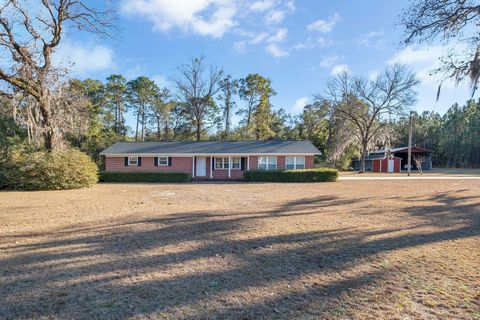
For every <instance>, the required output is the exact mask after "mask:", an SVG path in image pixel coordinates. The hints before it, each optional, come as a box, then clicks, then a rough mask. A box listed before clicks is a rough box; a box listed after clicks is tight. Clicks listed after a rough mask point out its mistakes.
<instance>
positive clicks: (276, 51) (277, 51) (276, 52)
mask: <svg viewBox="0 0 480 320" xmlns="http://www.w3.org/2000/svg"><path fill="white" fill-rule="evenodd" d="M265 50H267V52H268V53H270V54H271V55H272V56H274V57H275V58H282V57H286V56H288V51H286V50H284V49H282V48H280V46H279V45H278V44H276V43H270V44H269V45H267V46H266V47H265Z"/></svg>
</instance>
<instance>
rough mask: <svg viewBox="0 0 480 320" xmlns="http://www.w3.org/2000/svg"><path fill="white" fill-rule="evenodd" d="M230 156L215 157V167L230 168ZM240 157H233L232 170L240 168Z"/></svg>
mask: <svg viewBox="0 0 480 320" xmlns="http://www.w3.org/2000/svg"><path fill="white" fill-rule="evenodd" d="M228 160H229V159H228V158H215V169H225V170H228ZM240 164H241V160H240V158H232V170H240Z"/></svg>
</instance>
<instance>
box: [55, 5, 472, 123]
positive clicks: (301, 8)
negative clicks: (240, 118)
mask: <svg viewBox="0 0 480 320" xmlns="http://www.w3.org/2000/svg"><path fill="white" fill-rule="evenodd" d="M115 5H116V6H117V9H118V11H119V20H118V26H119V29H120V32H119V37H118V39H115V40H113V39H107V40H104V39H96V38H94V37H93V36H90V35H85V34H80V33H75V32H72V31H71V32H70V33H68V34H67V35H66V37H65V40H66V41H65V43H64V44H63V45H62V47H61V48H60V49H59V51H58V52H57V59H58V61H59V62H60V61H61V62H63V63H65V62H71V63H73V74H72V75H73V76H75V77H79V78H95V79H101V80H104V79H105V78H106V77H107V76H108V75H109V74H111V73H121V74H123V75H125V76H126V77H127V78H129V79H132V78H135V77H137V76H140V75H146V76H149V77H151V78H153V79H154V80H155V81H156V82H157V83H158V84H159V85H160V86H171V81H170V80H171V78H172V77H173V76H174V75H175V69H176V67H177V66H178V65H180V64H182V63H185V62H187V61H188V60H189V59H190V58H193V57H197V56H199V55H204V56H205V58H206V60H207V62H209V63H212V64H217V65H218V66H220V67H222V68H223V69H224V70H225V71H226V72H227V73H229V74H231V75H232V76H233V77H234V78H240V77H244V76H245V75H247V74H248V73H260V74H262V75H264V76H266V77H268V78H270V79H271V80H272V82H273V88H274V89H275V90H276V91H277V93H278V94H277V96H275V97H274V98H273V99H272V102H273V104H274V106H275V107H276V108H284V109H285V110H286V111H287V112H289V113H292V114H297V113H299V112H300V111H301V107H303V105H304V104H305V103H308V102H309V101H311V99H312V96H313V95H314V94H317V93H322V92H324V90H325V84H326V82H327V81H328V79H329V77H331V76H332V75H334V74H335V73H336V72H338V71H341V70H344V69H345V68H347V69H348V70H349V71H350V72H351V73H353V74H355V75H359V76H363V77H366V78H368V77H374V76H375V75H376V74H377V73H378V72H380V71H382V70H383V69H384V68H385V67H387V66H388V65H389V64H392V63H395V62H399V63H403V64H406V65H407V66H409V67H410V68H411V69H412V70H413V71H414V72H416V74H417V77H418V78H419V80H420V81H421V84H420V86H419V87H418V93H419V95H418V102H417V104H416V105H415V106H414V107H413V108H414V109H416V110H419V111H421V110H435V111H438V112H440V113H442V114H443V113H444V112H445V111H446V110H447V109H448V107H450V105H451V104H452V103H454V102H456V101H458V102H460V103H463V102H465V100H466V99H468V98H469V93H468V89H467V88H466V86H461V87H455V86H454V85H453V83H446V84H444V85H443V90H442V95H441V97H440V100H439V101H438V102H436V101H435V98H436V88H437V85H438V82H437V81H438V79H437V78H436V77H434V76H433V77H432V76H430V75H429V72H430V71H431V70H432V69H434V68H435V66H436V65H437V64H438V58H439V57H440V56H441V55H442V53H444V52H445V50H447V48H446V47H445V46H442V45H441V44H434V45H430V47H429V48H425V47H407V48H405V47H401V46H400V40H401V35H402V28H401V27H400V26H396V23H397V22H398V21H399V15H400V13H401V11H402V9H403V8H406V7H407V6H408V1H406V0H404V1H384V0H365V1H353V0H351V1H342V0H336V1H327V0H323V1H322V0H318V1H313V0H312V1H300V0H295V1H292V0H263V1H246V0H240V1H233V0H181V1H179V0H122V1H118V2H116V4H115ZM130 124H131V123H130Z"/></svg>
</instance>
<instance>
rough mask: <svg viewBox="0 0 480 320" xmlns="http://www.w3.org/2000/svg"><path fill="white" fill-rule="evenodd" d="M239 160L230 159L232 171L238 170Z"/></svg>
mask: <svg viewBox="0 0 480 320" xmlns="http://www.w3.org/2000/svg"><path fill="white" fill-rule="evenodd" d="M240 163H241V160H240V158H232V169H236V170H240Z"/></svg>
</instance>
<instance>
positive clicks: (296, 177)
mask: <svg viewBox="0 0 480 320" xmlns="http://www.w3.org/2000/svg"><path fill="white" fill-rule="evenodd" d="M243 177H244V178H245V180H246V181H251V182H327V181H336V180H337V178H338V170H336V169H331V168H317V169H304V170H286V171H265V170H255V171H245V172H244V173H243Z"/></svg>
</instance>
